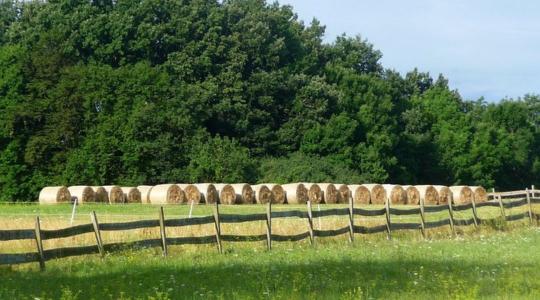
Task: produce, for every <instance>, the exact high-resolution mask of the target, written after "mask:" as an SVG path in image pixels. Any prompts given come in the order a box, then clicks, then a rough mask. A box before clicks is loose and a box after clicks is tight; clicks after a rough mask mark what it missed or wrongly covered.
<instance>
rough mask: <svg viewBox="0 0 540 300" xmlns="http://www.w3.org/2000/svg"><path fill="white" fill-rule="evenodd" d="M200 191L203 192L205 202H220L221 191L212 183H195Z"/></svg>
mask: <svg viewBox="0 0 540 300" xmlns="http://www.w3.org/2000/svg"><path fill="white" fill-rule="evenodd" d="M194 185H195V186H196V187H197V189H198V190H199V192H201V195H202V197H203V199H201V202H204V203H206V204H214V203H218V202H219V193H218V191H217V189H216V187H215V186H214V185H213V184H211V183H197V184H194Z"/></svg>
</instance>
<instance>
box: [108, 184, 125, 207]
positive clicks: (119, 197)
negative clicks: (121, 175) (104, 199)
mask: <svg viewBox="0 0 540 300" xmlns="http://www.w3.org/2000/svg"><path fill="white" fill-rule="evenodd" d="M103 188H104V189H105V190H106V191H107V195H108V196H109V203H110V204H115V203H124V200H125V199H124V192H123V191H122V189H121V188H120V187H119V186H117V185H105V186H103Z"/></svg>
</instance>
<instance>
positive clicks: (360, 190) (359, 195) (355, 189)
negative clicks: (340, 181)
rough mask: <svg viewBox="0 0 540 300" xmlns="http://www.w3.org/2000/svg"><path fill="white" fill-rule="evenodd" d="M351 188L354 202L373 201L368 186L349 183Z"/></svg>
mask: <svg viewBox="0 0 540 300" xmlns="http://www.w3.org/2000/svg"><path fill="white" fill-rule="evenodd" d="M349 190H351V194H352V199H353V201H354V203H358V204H369V203H370V202H371V193H370V191H369V189H368V188H367V187H366V186H364V185H360V184H351V185H349Z"/></svg>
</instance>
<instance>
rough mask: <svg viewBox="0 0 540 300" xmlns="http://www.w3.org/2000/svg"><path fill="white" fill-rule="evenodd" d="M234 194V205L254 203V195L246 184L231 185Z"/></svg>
mask: <svg viewBox="0 0 540 300" xmlns="http://www.w3.org/2000/svg"><path fill="white" fill-rule="evenodd" d="M231 186H232V187H233V188H234V192H235V193H236V203H238V204H253V203H255V193H253V189H252V188H251V186H250V185H249V184H247V183H235V184H231Z"/></svg>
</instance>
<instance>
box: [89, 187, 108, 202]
mask: <svg viewBox="0 0 540 300" xmlns="http://www.w3.org/2000/svg"><path fill="white" fill-rule="evenodd" d="M92 190H94V199H95V201H96V202H98V203H109V194H108V193H107V190H106V189H105V188H104V187H102V186H93V187H92Z"/></svg>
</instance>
